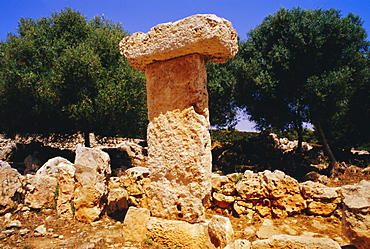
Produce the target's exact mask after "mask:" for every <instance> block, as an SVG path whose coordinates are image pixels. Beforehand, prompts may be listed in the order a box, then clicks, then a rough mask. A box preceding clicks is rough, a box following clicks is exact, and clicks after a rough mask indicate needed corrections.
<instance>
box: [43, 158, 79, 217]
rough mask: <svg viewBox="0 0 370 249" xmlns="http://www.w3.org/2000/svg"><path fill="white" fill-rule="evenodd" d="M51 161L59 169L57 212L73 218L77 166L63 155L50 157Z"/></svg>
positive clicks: (62, 215)
mask: <svg viewBox="0 0 370 249" xmlns="http://www.w3.org/2000/svg"><path fill="white" fill-rule="evenodd" d="M51 160H52V161H51ZM50 161H51V162H53V163H54V165H55V168H56V170H57V175H56V178H57V180H58V186H59V193H58V199H57V213H58V214H59V215H60V216H61V217H64V218H72V217H73V215H74V211H73V209H72V205H73V194H74V191H75V185H76V181H75V172H76V168H75V167H74V165H73V164H72V163H71V162H70V161H68V160H67V159H65V158H62V157H56V158H54V159H50V160H49V161H48V162H50ZM48 162H47V163H48ZM51 162H50V163H51Z"/></svg>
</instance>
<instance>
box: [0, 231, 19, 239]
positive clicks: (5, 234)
mask: <svg viewBox="0 0 370 249" xmlns="http://www.w3.org/2000/svg"><path fill="white" fill-rule="evenodd" d="M14 233H15V230H14V229H9V230H5V231H1V232H0V239H4V238H6V237H9V236H10V235H12V234H14Z"/></svg>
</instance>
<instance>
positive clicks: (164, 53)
mask: <svg viewBox="0 0 370 249" xmlns="http://www.w3.org/2000/svg"><path fill="white" fill-rule="evenodd" d="M120 49H121V53H122V54H123V55H125V56H126V58H127V59H128V61H129V62H130V64H131V67H132V68H134V69H137V70H141V71H144V72H145V76H146V80H147V84H146V87H147V102H148V118H149V125H148V132H147V142H148V167H149V170H150V179H151V185H150V191H149V193H150V211H151V213H152V215H153V216H156V217H161V218H166V219H177V220H184V221H187V222H190V223H196V222H201V221H204V220H205V212H204V205H203V203H204V202H205V200H206V198H207V197H208V195H209V194H210V191H211V181H210V179H211V167H212V161H211V160H212V155H211V139H210V135H209V131H208V129H209V111H208V92H207V73H206V69H205V64H206V63H207V62H208V61H209V60H213V61H215V62H225V61H226V60H227V59H229V58H232V57H234V56H235V54H236V52H237V50H238V42H237V34H236V31H235V30H234V29H233V28H232V25H231V23H230V22H229V21H227V20H225V19H223V18H220V17H217V16H215V15H194V16H190V17H187V18H185V19H182V20H179V21H176V22H172V23H164V24H159V25H157V26H155V27H154V28H152V29H151V30H150V31H149V32H148V33H146V34H143V33H135V34H133V35H132V36H130V37H126V38H124V39H123V40H122V41H121V43H120Z"/></svg>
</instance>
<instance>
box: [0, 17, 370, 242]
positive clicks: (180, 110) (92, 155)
mask: <svg viewBox="0 0 370 249" xmlns="http://www.w3.org/2000/svg"><path fill="white" fill-rule="evenodd" d="M120 47H121V52H122V53H123V54H124V55H125V56H126V57H127V58H128V61H129V62H130V64H131V65H132V67H133V68H135V69H138V70H142V71H145V74H146V78H147V90H148V109H149V126H148V137H147V142H148V161H147V162H146V163H145V165H148V167H147V168H146V167H141V166H144V164H143V165H140V166H138V167H133V168H131V169H128V170H126V171H124V172H121V174H117V176H115V177H111V167H110V166H111V165H110V156H109V154H108V153H106V152H104V151H102V150H101V149H99V148H85V147H81V146H77V149H76V157H75V160H74V163H72V162H70V161H68V160H67V159H64V158H62V157H56V158H52V159H50V160H49V161H47V162H46V163H45V164H44V165H43V166H42V167H41V168H39V169H38V170H37V171H36V173H35V174H34V175H31V174H27V175H26V176H22V175H20V174H19V173H18V172H17V171H16V170H15V169H13V168H12V167H10V165H9V164H8V163H5V162H2V161H0V192H1V199H0V215H3V214H6V213H8V212H9V211H10V210H13V211H14V212H28V211H30V210H31V209H35V210H39V209H55V210H56V211H57V213H58V214H59V215H60V216H61V217H63V218H65V219H73V218H75V219H77V220H79V221H82V222H85V223H93V222H94V221H96V220H98V219H99V218H100V217H101V215H102V214H104V213H105V214H108V215H113V214H121V215H122V217H121V218H123V216H124V213H125V212H127V213H126V215H125V216H124V221H123V225H124V231H123V232H122V234H123V236H124V237H126V238H128V240H130V242H139V243H140V242H142V241H143V240H145V239H146V238H150V239H153V240H154V241H155V242H157V243H160V244H164V245H167V246H168V247H170V248H177V247H180V248H228V249H233V248H234V249H236V248H246V249H248V248H252V249H257V248H258V249H261V248H309V249H310V248H328V249H340V248H341V247H340V245H339V244H338V243H337V242H336V241H334V240H333V239H330V238H322V237H320V238H316V237H314V236H312V235H309V234H294V235H292V234H278V233H277V232H276V230H272V228H273V221H272V220H271V218H284V217H289V216H292V215H295V214H299V213H304V212H307V213H308V214H311V215H322V216H329V215H338V214H336V212H338V210H339V207H340V205H343V230H344V232H345V233H346V234H347V236H348V237H349V239H350V240H351V241H352V242H353V244H355V245H356V246H358V248H368V247H369V246H370V242H369V241H370V240H369V233H368V231H369V222H368V221H369V217H370V204H369V203H370V201H369V195H368V193H369V191H370V184H369V182H366V181H363V182H361V183H360V184H359V185H356V186H344V187H342V188H329V187H327V186H325V185H323V184H320V183H315V182H304V183H298V181H297V180H295V179H294V178H292V177H290V176H288V175H286V174H284V173H283V172H281V171H274V172H271V171H269V170H266V171H263V172H259V173H254V172H252V171H246V172H245V173H244V174H231V175H227V176H221V175H213V174H211V141H210V136H209V132H208V129H209V116H208V115H209V114H208V94H207V90H206V89H207V88H206V72H205V68H204V65H205V64H206V63H207V62H208V61H209V60H213V61H215V62H225V61H226V60H227V59H228V58H231V57H233V56H234V55H235V53H236V52H237V34H236V32H235V30H234V29H233V28H232V25H231V23H230V22H228V21H226V20H225V19H222V18H219V17H217V16H215V15H195V16H192V17H188V18H185V19H183V20H180V21H177V22H174V23H166V24H160V25H157V26H155V27H154V28H152V29H151V30H150V31H149V32H148V33H147V34H143V33H136V34H134V35H132V36H131V37H127V38H125V39H124V40H123V41H122V42H121V43H120ZM279 142H280V141H279ZM139 161H140V160H139ZM206 208H209V209H213V211H215V212H217V213H219V214H221V215H213V216H212V217H211V218H210V219H206V217H205V209H206ZM228 215H235V216H240V217H245V218H246V219H249V220H254V219H255V218H258V219H264V221H263V223H262V225H261V227H260V229H259V230H258V231H257V232H256V236H257V238H258V239H257V240H255V241H253V242H250V241H249V240H248V239H247V238H246V239H238V240H235V237H236V235H235V232H234V229H233V227H232V225H231V222H230V219H229V218H228V217H227V216H228ZM7 222H13V223H14V224H15V226H19V225H18V224H16V223H17V222H16V221H7ZM13 223H12V224H13ZM14 224H13V225H12V226H14ZM12 226H8V225H7V227H10V228H11V227H12ZM36 230H37V232H38V233H43V234H45V233H46V228H45V226H40V227H37V228H36V229H35V231H36ZM12 233H14V231H12ZM248 233H249V234H251V233H254V232H248V231H245V234H248ZM8 234H11V232H6V231H5V233H4V232H1V233H0V239H1V238H5V237H6V236H8ZM1 236H2V237H1ZM246 237H247V236H246Z"/></svg>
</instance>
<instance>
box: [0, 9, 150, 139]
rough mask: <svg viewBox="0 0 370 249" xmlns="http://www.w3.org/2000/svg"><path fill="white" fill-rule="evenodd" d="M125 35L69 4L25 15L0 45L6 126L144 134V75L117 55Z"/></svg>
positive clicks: (0, 126)
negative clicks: (36, 15) (47, 14)
mask: <svg viewBox="0 0 370 249" xmlns="http://www.w3.org/2000/svg"><path fill="white" fill-rule="evenodd" d="M126 35H127V32H125V31H124V30H123V28H122V27H121V25H120V24H118V23H117V24H115V23H112V22H111V21H110V20H106V19H104V18H100V17H94V18H93V19H92V20H90V21H88V20H86V17H85V16H83V15H82V14H81V13H79V12H77V11H74V10H72V9H71V8H66V9H64V10H62V11H61V12H60V13H57V12H56V13H53V14H52V15H51V17H46V18H41V19H38V20H33V19H25V18H21V20H20V22H19V27H18V35H15V34H10V35H8V37H7V40H6V41H5V42H1V43H0V50H1V52H0V53H1V55H2V56H1V57H0V98H1V99H2V101H1V102H0V132H4V133H8V134H12V133H41V134H48V133H51V132H53V133H62V134H64V133H74V132H76V131H84V132H95V133H97V134H99V135H107V136H108V135H109V136H114V135H121V136H127V137H144V136H145V127H146V96H145V79H144V75H143V74H142V73H141V72H138V71H136V70H133V69H131V68H130V66H129V64H128V62H127V61H126V59H125V58H124V57H123V56H121V55H120V54H119V47H118V42H119V41H120V40H121V39H122V38H123V37H124V36H126Z"/></svg>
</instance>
